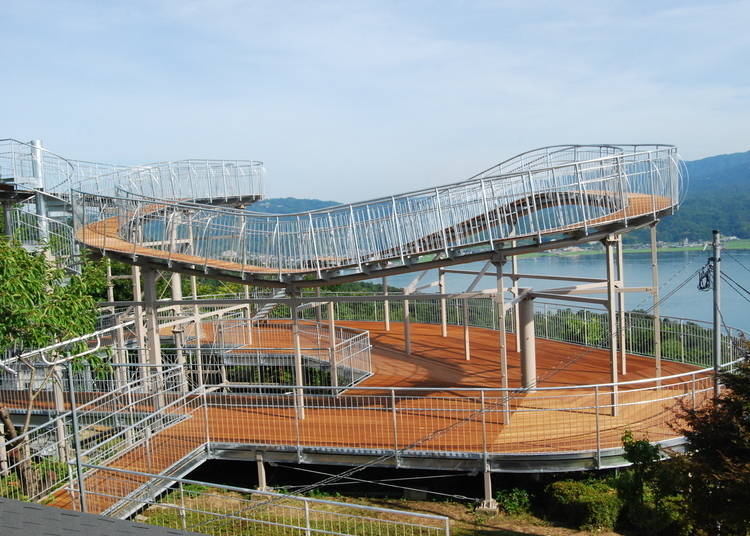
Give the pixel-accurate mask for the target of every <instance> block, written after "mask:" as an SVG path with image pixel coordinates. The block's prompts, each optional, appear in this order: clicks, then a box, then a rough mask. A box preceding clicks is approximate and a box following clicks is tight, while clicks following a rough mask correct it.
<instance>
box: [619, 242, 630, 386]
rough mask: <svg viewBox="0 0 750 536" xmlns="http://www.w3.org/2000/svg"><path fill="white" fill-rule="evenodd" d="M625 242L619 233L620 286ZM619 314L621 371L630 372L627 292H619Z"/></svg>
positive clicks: (623, 278)
mask: <svg viewBox="0 0 750 536" xmlns="http://www.w3.org/2000/svg"><path fill="white" fill-rule="evenodd" d="M623 254H624V252H623V244H622V235H617V280H618V281H619V284H620V288H625V258H624V256H623ZM617 315H618V320H619V326H620V329H619V334H620V340H619V349H620V373H622V374H627V373H628V362H627V359H628V357H627V353H626V351H627V347H626V344H625V343H626V337H625V335H626V334H627V332H626V331H625V293H624V292H619V293H618V295H617Z"/></svg>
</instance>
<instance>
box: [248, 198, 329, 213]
mask: <svg viewBox="0 0 750 536" xmlns="http://www.w3.org/2000/svg"><path fill="white" fill-rule="evenodd" d="M340 204H341V203H338V202H336V201H321V200H320V199H298V198H296V197H277V198H273V199H264V200H263V201H258V202H257V203H253V204H252V205H250V206H248V207H247V209H248V210H252V211H253V212H265V213H268V214H293V213H295V212H305V211H307V210H317V209H319V208H326V207H332V206H334V205H340Z"/></svg>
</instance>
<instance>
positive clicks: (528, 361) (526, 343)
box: [518, 298, 536, 389]
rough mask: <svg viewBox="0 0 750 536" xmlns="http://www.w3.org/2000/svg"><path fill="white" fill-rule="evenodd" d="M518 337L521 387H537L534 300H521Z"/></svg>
mask: <svg viewBox="0 0 750 536" xmlns="http://www.w3.org/2000/svg"><path fill="white" fill-rule="evenodd" d="M518 338H520V340H521V387H522V388H523V389H534V388H535V387H536V334H535V333H534V300H533V299H532V298H526V299H524V300H521V302H520V303H519V308H518Z"/></svg>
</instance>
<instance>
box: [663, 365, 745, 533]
mask: <svg viewBox="0 0 750 536" xmlns="http://www.w3.org/2000/svg"><path fill="white" fill-rule="evenodd" d="M722 381H723V383H724V385H725V386H726V389H724V391H723V393H722V395H721V396H720V397H719V399H718V400H716V401H715V403H713V404H708V405H705V406H703V407H699V408H696V409H691V408H686V409H685V410H684V411H685V420H686V426H685V428H684V430H683V433H684V434H685V437H687V439H688V441H689V447H688V452H687V454H686V455H685V456H683V457H680V458H679V459H678V460H677V461H678V462H679V463H680V464H681V465H682V471H681V472H682V473H683V474H685V475H688V476H689V478H688V479H687V481H688V482H687V487H686V489H685V490H684V495H685V497H686V498H687V503H688V504H687V512H688V516H689V517H690V521H691V522H692V524H693V526H694V527H695V528H696V532H697V533H698V534H702V535H703V534H705V535H709V534H710V535H722V536H723V535H732V536H733V535H741V536H745V535H747V534H750V514H749V513H748V512H750V510H748V505H750V362H749V361H748V360H747V359H745V360H744V361H743V362H742V363H741V364H740V365H739V366H738V368H737V370H736V371H735V372H732V373H725V374H723V375H722Z"/></svg>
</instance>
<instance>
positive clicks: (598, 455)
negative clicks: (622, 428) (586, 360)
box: [594, 385, 602, 469]
mask: <svg viewBox="0 0 750 536" xmlns="http://www.w3.org/2000/svg"><path fill="white" fill-rule="evenodd" d="M594 407H595V410H594V411H596V417H595V419H596V467H597V469H598V468H600V467H601V466H602V432H601V425H600V423H599V386H598V385H596V386H594Z"/></svg>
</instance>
